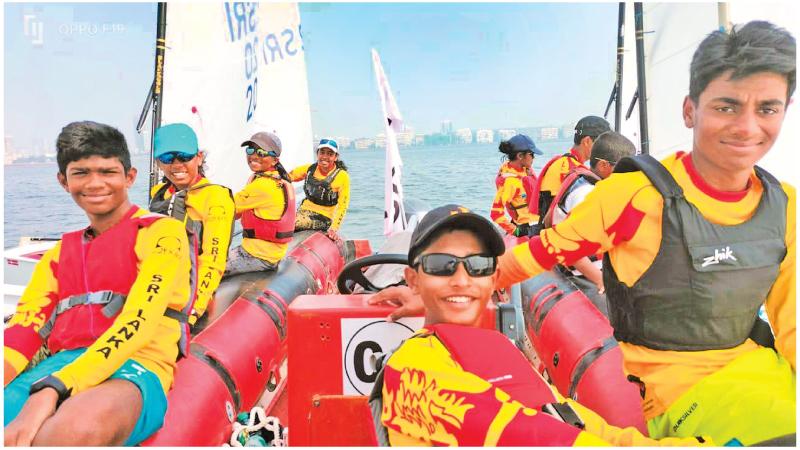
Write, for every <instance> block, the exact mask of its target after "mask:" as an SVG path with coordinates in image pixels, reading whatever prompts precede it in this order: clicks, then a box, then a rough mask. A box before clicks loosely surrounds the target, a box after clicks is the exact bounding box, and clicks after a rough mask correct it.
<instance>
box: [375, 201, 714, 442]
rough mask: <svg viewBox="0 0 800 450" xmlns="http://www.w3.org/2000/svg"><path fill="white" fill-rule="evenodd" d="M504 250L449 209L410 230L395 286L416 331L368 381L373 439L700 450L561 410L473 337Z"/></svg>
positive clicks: (507, 350)
mask: <svg viewBox="0 0 800 450" xmlns="http://www.w3.org/2000/svg"><path fill="white" fill-rule="evenodd" d="M504 250H505V248H504V244H503V241H502V239H501V238H500V236H499V234H498V233H497V231H495V229H494V227H493V226H492V224H491V222H489V221H488V220H487V219H484V218H483V217H481V216H479V215H476V214H473V213H471V212H469V210H467V209H466V208H464V207H461V206H457V205H447V206H442V207H439V208H435V209H433V210H431V211H430V212H429V213H428V214H426V215H425V217H424V218H423V219H422V221H421V222H420V224H419V225H418V227H417V228H416V229H415V230H414V233H413V234H412V237H411V244H410V248H409V254H408V255H409V264H410V267H409V268H406V269H405V278H406V281H407V283H408V286H409V287H410V288H411V290H412V291H413V292H414V293H416V294H418V295H419V296H420V297H421V299H422V302H423V303H424V306H425V308H424V313H425V328H423V329H421V330H419V331H418V332H417V333H415V335H414V336H412V337H411V338H409V339H407V340H406V341H405V342H404V343H403V344H402V345H401V346H400V347H399V348H398V349H397V350H396V351H395V352H394V353H393V354H392V355H391V356H390V357H389V360H388V362H387V363H386V366H385V367H384V369H383V372H382V373H381V375H380V376H379V378H378V383H377V384H376V391H374V392H373V396H371V397H373V398H375V396H376V395H377V390H378V389H381V397H382V408H381V413H380V419H381V425H382V426H381V427H379V430H378V431H379V436H381V437H380V438H381V439H386V440H388V443H390V444H391V445H401V446H411V445H459V446H464V445H466V446H599V445H608V444H612V445H639V446H641V445H700V444H702V443H703V442H706V444H710V442H707V441H704V440H703V439H699V440H698V439H695V438H690V439H675V438H670V439H665V440H663V441H661V442H656V441H654V440H652V439H648V438H646V437H644V436H642V435H641V433H639V432H638V431H637V430H636V429H635V428H632V427H631V428H626V429H620V428H617V427H613V426H610V425H608V424H606V423H605V422H604V421H603V420H602V419H601V418H600V417H599V416H597V415H596V414H594V413H593V412H592V411H590V410H588V409H586V408H584V407H582V406H580V405H579V404H578V403H576V402H573V401H571V400H569V401H567V402H566V403H565V400H564V399H563V398H561V397H560V396H559V395H558V394H557V392H556V391H555V390H554V389H553V388H551V387H550V386H549V385H548V384H547V382H546V381H544V379H543V378H542V377H541V376H540V375H539V374H538V373H537V372H536V371H535V370H533V368H532V367H531V365H530V363H529V362H528V361H527V360H526V359H525V357H524V356H523V355H522V353H521V352H520V351H519V350H518V349H517V348H516V347H515V346H514V345H513V344H512V343H511V342H510V341H509V340H508V339H507V338H506V337H505V336H503V335H502V334H500V333H498V332H497V331H495V330H487V329H481V328H477V327H478V326H479V323H480V318H481V315H482V313H483V312H484V311H485V309H486V305H487V303H488V302H489V299H490V298H491V295H492V291H493V290H494V286H495V282H496V281H497V277H498V272H497V271H496V261H497V256H498V255H500V254H502V253H503V252H504ZM384 432H385V434H384Z"/></svg>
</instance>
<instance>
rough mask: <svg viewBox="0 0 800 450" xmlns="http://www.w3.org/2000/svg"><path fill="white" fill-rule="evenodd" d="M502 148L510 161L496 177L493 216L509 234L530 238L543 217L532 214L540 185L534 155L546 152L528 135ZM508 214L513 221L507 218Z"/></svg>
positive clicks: (510, 141) (491, 214)
mask: <svg viewBox="0 0 800 450" xmlns="http://www.w3.org/2000/svg"><path fill="white" fill-rule="evenodd" d="M499 149H500V153H503V154H504V155H506V156H505V157H507V158H508V161H506V162H505V163H503V165H502V166H500V170H499V171H498V173H497V177H496V178H495V186H496V187H497V193H496V194H495V196H494V201H493V202H492V210H491V212H490V213H489V216H490V217H491V218H492V220H493V221H494V223H496V224H497V225H498V226H499V227H500V228H502V229H503V230H504V231H505V232H506V233H508V234H513V235H514V236H528V234H529V233H530V232H531V230H532V228H531V227H532V226H533V225H536V224H537V223H538V222H539V216H538V215H535V214H531V213H530V211H528V202H529V201H530V199H531V195H532V194H533V188H534V185H535V183H536V177H535V176H534V175H533V169H532V168H531V166H532V165H533V159H534V155H541V154H542V151H541V150H539V149H538V148H537V147H536V144H535V143H534V142H533V139H531V138H530V137H528V136H526V135H524V134H518V135H516V136H513V137H512V138H511V139H509V140H507V141H503V142H501V143H500V147H499ZM506 211H508V215H509V216H510V218H511V221H509V220H508V218H506Z"/></svg>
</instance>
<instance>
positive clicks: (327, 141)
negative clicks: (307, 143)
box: [317, 139, 339, 152]
mask: <svg viewBox="0 0 800 450" xmlns="http://www.w3.org/2000/svg"><path fill="white" fill-rule="evenodd" d="M323 145H329V146H331V147H333V148H334V149H335V150H336V151H337V152H338V151H339V144H337V143H336V141H334V140H333V139H322V140H321V141H319V145H317V147H321V146H323Z"/></svg>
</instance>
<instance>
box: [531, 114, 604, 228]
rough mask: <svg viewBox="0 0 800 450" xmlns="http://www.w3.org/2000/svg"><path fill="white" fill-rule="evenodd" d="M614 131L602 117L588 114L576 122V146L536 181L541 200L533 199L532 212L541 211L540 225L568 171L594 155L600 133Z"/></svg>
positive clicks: (555, 159) (553, 160)
mask: <svg viewBox="0 0 800 450" xmlns="http://www.w3.org/2000/svg"><path fill="white" fill-rule="evenodd" d="M606 131H611V127H610V126H609V124H608V122H607V121H606V120H605V119H603V118H602V117H597V116H586V117H584V118H582V119H581V120H579V121H578V123H577V124H575V136H574V137H573V143H574V145H573V146H572V148H570V149H569V152H567V153H564V154H563V155H558V156H555V157H553V159H551V160H550V161H549V162H548V163H547V164H545V166H544V167H542V171H541V172H539V178H538V180H536V187H537V188H536V190H535V191H536V192H538V193H539V198H538V199H537V200H533V199H532V200H531V202H533V203H531V207H532V208H533V209H532V210H531V212H532V213H533V214H539V217H540V221H539V226H540V227H541V225H542V220H543V219H544V215H545V213H547V210H548V209H549V208H550V203H551V202H552V201H553V197H555V196H556V194H557V193H558V191H559V189H561V183H562V182H563V181H564V179H565V178H566V177H567V174H568V173H569V172H570V171H571V170H573V169H574V168H576V167H578V166H581V165H583V164H584V163H585V162H586V161H588V160H589V156H591V154H592V145H594V141H595V140H596V139H597V137H598V136H600V135H601V134H603V133H605V132H606Z"/></svg>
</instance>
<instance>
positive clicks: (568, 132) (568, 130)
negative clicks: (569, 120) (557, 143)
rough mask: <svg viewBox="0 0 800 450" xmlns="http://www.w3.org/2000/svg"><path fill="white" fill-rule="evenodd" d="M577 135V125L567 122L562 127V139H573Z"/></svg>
mask: <svg viewBox="0 0 800 450" xmlns="http://www.w3.org/2000/svg"><path fill="white" fill-rule="evenodd" d="M573 137H575V125H571V124H567V125H564V126H562V127H561V139H564V140H570V141H571V140H572V138H573Z"/></svg>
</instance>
